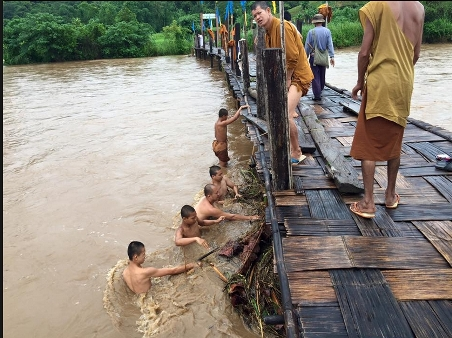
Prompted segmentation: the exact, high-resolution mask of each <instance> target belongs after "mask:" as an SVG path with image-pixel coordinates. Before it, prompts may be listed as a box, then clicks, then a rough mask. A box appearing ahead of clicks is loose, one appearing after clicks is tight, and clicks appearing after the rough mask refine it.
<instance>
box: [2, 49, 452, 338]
mask: <svg viewBox="0 0 452 338" xmlns="http://www.w3.org/2000/svg"><path fill="white" fill-rule="evenodd" d="M451 46H452V45H450V44H448V45H432V46H428V45H425V46H423V47H422V52H421V58H420V60H419V62H418V64H417V65H416V67H415V89H414V93H413V105H412V114H411V116H412V117H414V118H416V119H420V120H424V121H426V122H429V123H431V124H433V125H439V126H441V127H443V128H445V129H448V130H452V122H451V115H450V114H449V113H448V108H449V107H450V105H451V102H452V99H451V97H450V95H448V94H447V91H448V89H449V88H452V79H451V77H450V75H449V74H448V73H447V71H446V69H445V68H444V66H443V64H444V61H443V60H445V59H447V57H448V56H449V55H450V54H451V52H452V48H451ZM357 51H358V50H357V49H356V48H355V49H345V50H338V51H336V67H335V68H330V69H329V70H328V71H327V82H329V83H331V84H332V85H334V86H337V87H341V88H345V89H348V90H351V88H352V87H353V85H354V83H355V81H356V55H357ZM222 107H227V108H228V109H229V110H230V112H231V113H233V112H234V111H235V108H236V102H235V100H234V99H233V98H232V96H231V94H230V92H229V89H228V86H227V83H226V81H225V75H224V73H222V72H220V71H218V70H216V69H210V62H208V61H201V60H196V59H195V58H193V57H186V56H175V57H157V58H144V59H122V60H97V61H89V62H71V63H59V64H43V65H30V66H14V67H5V66H4V67H3V310H4V311H3V312H4V313H3V323H4V328H3V333H4V335H5V336H6V337H46V338H47V337H65V336H68V337H107V338H109V337H111V338H117V337H118V338H119V337H141V336H142V335H143V334H142V333H140V332H137V328H140V326H139V325H137V324H136V323H135V322H136V321H139V322H140V321H141V322H142V321H143V320H145V318H141V317H140V316H141V315H142V312H140V309H139V308H137V305H136V302H140V301H141V303H140V306H142V307H145V308H146V309H148V310H149V311H151V310H152V309H154V310H155V311H156V313H157V315H158V318H159V322H158V324H159V326H160V327H161V333H160V334H159V336H161V337H172V336H177V337H192V336H193V337H222V336H224V337H257V336H259V335H258V334H256V333H253V332H251V331H250V330H249V329H248V328H247V327H246V326H245V325H244V324H243V323H242V321H241V318H240V317H239V316H238V315H237V314H236V313H235V312H234V311H233V310H232V308H231V306H230V304H229V302H228V300H227V299H226V297H225V295H224V293H223V290H222V287H223V284H222V282H221V281H220V280H219V279H218V276H216V275H215V273H214V272H212V271H211V270H209V269H205V270H203V271H201V272H196V273H195V274H193V275H191V276H188V277H185V276H174V277H171V278H166V279H165V278H163V279H162V280H161V282H160V283H159V282H157V283H156V285H155V288H154V292H155V293H154V300H155V301H156V302H157V303H158V304H160V305H161V306H160V309H155V307H154V305H155V304H151V303H146V304H144V303H143V302H142V301H143V300H140V299H135V298H134V297H133V296H132V295H130V294H128V293H127V290H124V289H121V287H120V286H118V285H117V283H119V281H118V280H117V272H118V271H120V269H121V268H122V267H123V265H122V264H123V263H124V260H125V259H126V258H127V256H126V250H127V245H128V243H129V242H130V241H131V240H140V241H142V242H143V243H145V245H146V248H147V252H148V254H149V257H148V259H149V263H152V264H154V265H155V266H164V265H169V264H175V263H177V262H178V261H181V260H184V257H182V256H183V253H182V252H181V250H179V248H176V247H175V246H174V243H173V235H174V230H175V226H176V225H178V222H179V221H180V217H179V216H178V212H179V211H180V208H181V206H182V205H184V204H193V202H194V200H195V199H196V198H197V197H198V196H199V193H200V192H201V189H202V188H203V187H204V185H205V184H206V183H208V182H209V175H208V168H209V166H210V165H212V164H216V163H217V158H216V157H215V156H214V154H213V153H212V150H211V142H212V139H213V123H214V122H215V120H216V118H217V112H218V110H219V109H220V108H222ZM229 133H230V143H231V158H232V161H231V163H230V167H231V168H234V167H241V166H245V167H246V164H247V161H248V159H249V156H250V155H251V153H252V152H253V147H252V144H250V142H249V141H248V140H247V139H246V137H245V136H244V125H243V124H242V123H241V122H240V121H236V122H235V123H234V124H233V125H231V126H230V128H229ZM230 170H231V169H230ZM231 173H232V170H231ZM236 179H239V178H238V177H237V178H236ZM231 223H233V222H231ZM233 229H234V228H233V225H232V224H230V225H228V226H225V227H224V228H221V230H219V231H217V232H212V233H208V234H206V238H207V239H208V240H209V241H210V242H214V241H216V240H218V238H219V237H221V236H225V233H226V232H228V231H233ZM196 254H197V253H196V252H195V253H193V255H196ZM220 268H222V267H220ZM115 269H117V270H115ZM115 285H116V289H115V288H114V287H115ZM109 286H112V287H113V289H114V290H113V289H109ZM112 290H113V291H112ZM105 291H111V293H109V294H108V292H107V296H108V297H109V298H108V300H109V301H110V303H109V304H110V305H111V306H112V307H114V308H115V309H117V307H118V304H120V305H121V306H120V307H121V312H120V313H118V314H119V315H120V318H119V319H120V320H117V321H116V320H115V318H114V317H113V319H112V317H111V316H109V314H108V311H106V309H105V308H104V300H103V298H104V292H105ZM115 302H118V304H116V303H115ZM113 312H114V311H113ZM149 313H150V312H149ZM149 316H151V314H149ZM149 321H150V322H152V323H154V324H155V320H154V321H153V320H152V319H149Z"/></svg>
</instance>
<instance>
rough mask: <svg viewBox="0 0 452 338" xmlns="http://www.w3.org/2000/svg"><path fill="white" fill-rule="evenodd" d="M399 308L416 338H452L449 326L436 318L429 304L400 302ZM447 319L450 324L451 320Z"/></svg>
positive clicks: (424, 302)
mask: <svg viewBox="0 0 452 338" xmlns="http://www.w3.org/2000/svg"><path fill="white" fill-rule="evenodd" d="M400 307H401V308H402V310H403V312H404V314H405V317H406V318H407V320H408V322H409V323H410V326H411V329H412V330H413V332H414V334H415V335H416V337H420V338H431V337H452V331H451V330H450V329H449V330H448V328H449V326H450V324H448V323H447V322H443V321H441V320H440V318H438V316H437V315H436V313H435V311H434V310H433V309H432V307H431V306H430V304H429V302H426V301H422V302H421V301H419V302H402V303H400ZM449 317H450V316H449ZM448 319H449V323H450V321H451V319H452V318H448ZM443 324H444V326H443Z"/></svg>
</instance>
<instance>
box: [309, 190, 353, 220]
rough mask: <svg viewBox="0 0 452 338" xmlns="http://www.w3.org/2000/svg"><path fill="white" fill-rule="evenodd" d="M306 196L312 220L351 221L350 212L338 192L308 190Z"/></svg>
mask: <svg viewBox="0 0 452 338" xmlns="http://www.w3.org/2000/svg"><path fill="white" fill-rule="evenodd" d="M305 194H306V200H307V202H308V204H309V208H310V210H311V217H312V218H320V219H351V215H350V210H349V208H348V207H347V205H346V204H345V203H344V202H343V201H342V197H341V195H340V194H339V193H338V191H337V190H327V189H322V190H320V189H318V190H308V191H305Z"/></svg>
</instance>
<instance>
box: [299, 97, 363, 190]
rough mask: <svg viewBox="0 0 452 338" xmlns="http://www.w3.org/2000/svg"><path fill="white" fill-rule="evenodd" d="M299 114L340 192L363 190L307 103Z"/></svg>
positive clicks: (356, 174) (352, 168) (360, 183)
mask: <svg viewBox="0 0 452 338" xmlns="http://www.w3.org/2000/svg"><path fill="white" fill-rule="evenodd" d="M301 114H302V116H303V119H304V121H305V123H306V125H307V126H308V128H309V132H310V133H311V135H312V138H313V139H314V142H315V144H316V145H317V149H318V151H319V153H320V154H321V155H322V156H323V157H324V158H325V159H326V161H327V163H328V167H327V169H328V174H329V175H330V176H331V177H332V178H333V179H334V182H335V183H336V186H337V188H338V190H339V191H340V192H344V193H347V192H353V193H360V192H362V191H363V190H364V188H363V185H362V182H360V181H359V180H358V173H357V172H356V169H355V168H354V167H353V166H352V165H351V164H350V163H349V162H347V161H345V159H344V157H343V156H342V154H341V153H340V152H339V151H338V150H337V147H335V146H334V144H332V142H331V138H330V137H329V135H328V134H327V133H325V130H324V128H323V126H322V125H321V124H320V123H319V122H318V119H317V117H316V115H315V113H314V112H313V111H312V109H310V108H309V107H308V106H307V105H303V108H302V109H301Z"/></svg>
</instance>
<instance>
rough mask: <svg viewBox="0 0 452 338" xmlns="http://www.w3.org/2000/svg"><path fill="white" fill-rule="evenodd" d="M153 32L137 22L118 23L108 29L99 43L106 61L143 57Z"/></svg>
mask: <svg viewBox="0 0 452 338" xmlns="http://www.w3.org/2000/svg"><path fill="white" fill-rule="evenodd" d="M150 32H151V30H150V28H149V26H148V25H145V24H139V23H136V22H124V21H121V22H118V23H116V24H115V25H113V26H110V27H108V28H107V31H106V32H105V34H104V35H102V36H101V37H99V39H98V41H99V44H100V46H101V48H102V57H103V58H105V59H109V58H112V59H115V58H127V57H143V56H146V55H145V53H144V46H145V45H146V43H147V42H148V40H149V34H150Z"/></svg>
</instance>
